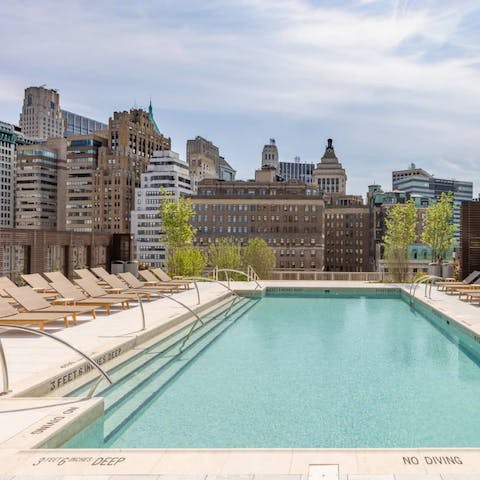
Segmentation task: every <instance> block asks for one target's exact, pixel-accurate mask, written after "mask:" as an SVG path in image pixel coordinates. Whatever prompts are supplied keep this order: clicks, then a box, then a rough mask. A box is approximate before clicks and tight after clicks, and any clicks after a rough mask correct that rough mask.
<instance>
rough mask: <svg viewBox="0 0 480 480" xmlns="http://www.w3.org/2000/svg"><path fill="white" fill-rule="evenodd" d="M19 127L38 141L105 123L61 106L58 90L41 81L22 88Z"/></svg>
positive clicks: (99, 127)
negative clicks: (47, 86)
mask: <svg viewBox="0 0 480 480" xmlns="http://www.w3.org/2000/svg"><path fill="white" fill-rule="evenodd" d="M20 128H21V129H22V133H23V134H24V135H25V136H27V137H30V138H33V139H35V140H37V141H38V140H46V139H47V138H52V137H68V136H70V135H87V134H90V133H93V132H95V131H98V130H105V129H106V128H108V125H106V124H105V123H102V122H98V121H96V120H93V119H91V118H88V117H85V116H83V115H78V114H77V113H73V112H69V111H67V110H62V109H61V108H60V94H59V93H58V91H57V90H55V89H52V88H45V86H44V85H42V86H40V87H28V88H26V89H25V96H24V99H23V107H22V113H21V114H20Z"/></svg>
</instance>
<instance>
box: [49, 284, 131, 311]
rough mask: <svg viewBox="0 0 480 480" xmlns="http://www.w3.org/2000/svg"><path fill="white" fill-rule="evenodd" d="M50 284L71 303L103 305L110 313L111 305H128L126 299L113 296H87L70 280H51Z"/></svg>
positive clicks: (124, 306)
mask: <svg viewBox="0 0 480 480" xmlns="http://www.w3.org/2000/svg"><path fill="white" fill-rule="evenodd" d="M50 286H51V287H52V288H53V289H54V290H55V291H56V292H58V293H59V294H60V295H61V296H62V297H63V298H64V300H66V301H70V302H71V303H72V304H73V305H93V306H95V307H98V308H100V307H103V308H105V311H106V312H107V315H110V311H111V307H112V306H114V305H120V306H121V308H122V309H123V308H127V307H128V300H121V299H120V300H119V299H114V298H110V299H109V298H97V297H88V296H87V295H85V294H84V293H83V291H82V290H81V288H79V287H77V286H76V285H74V284H73V283H71V282H58V283H57V282H52V283H51V284H50Z"/></svg>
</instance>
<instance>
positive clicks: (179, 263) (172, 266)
mask: <svg viewBox="0 0 480 480" xmlns="http://www.w3.org/2000/svg"><path fill="white" fill-rule="evenodd" d="M204 268H205V258H204V256H203V255H202V252H201V251H200V249H198V248H195V247H192V246H191V245H186V246H184V247H180V248H176V249H174V250H172V251H171V253H170V254H169V257H168V271H169V273H170V274H171V275H173V276H178V277H198V276H200V275H201V274H202V271H203V269H204Z"/></svg>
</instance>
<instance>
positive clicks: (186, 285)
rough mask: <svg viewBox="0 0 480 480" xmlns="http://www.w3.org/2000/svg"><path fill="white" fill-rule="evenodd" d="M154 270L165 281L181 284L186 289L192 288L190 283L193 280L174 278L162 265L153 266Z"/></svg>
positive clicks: (170, 283)
mask: <svg viewBox="0 0 480 480" xmlns="http://www.w3.org/2000/svg"><path fill="white" fill-rule="evenodd" d="M152 272H153V273H154V274H155V275H156V276H157V277H158V279H159V280H160V281H162V282H163V283H168V284H169V285H179V286H181V287H183V288H185V290H188V289H190V284H191V282H189V281H187V280H178V279H173V278H172V277H170V275H168V274H167V273H166V272H165V271H164V270H162V269H161V268H160V267H156V268H152Z"/></svg>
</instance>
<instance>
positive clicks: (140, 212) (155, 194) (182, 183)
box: [131, 150, 192, 267]
mask: <svg viewBox="0 0 480 480" xmlns="http://www.w3.org/2000/svg"><path fill="white" fill-rule="evenodd" d="M162 189H163V190H165V191H167V192H170V193H171V194H172V199H173V200H177V199H178V198H179V197H180V196H184V195H190V194H191V193H192V185H191V179H190V172H189V170H188V165H187V163H186V162H184V161H183V160H181V159H180V157H179V155H178V153H175V152H172V151H170V150H163V151H158V152H154V153H153V155H152V156H151V157H150V161H149V163H148V167H147V171H146V172H145V173H142V175H141V180H140V187H137V188H136V189H135V210H134V211H132V229H131V232H132V234H133V236H134V241H135V252H136V260H138V262H139V263H140V264H142V265H145V266H151V267H161V266H163V265H164V263H165V258H166V249H165V244H164V243H163V242H162V239H161V236H162V228H161V218H160V204H161V201H162V199H163V198H164V197H163V195H162V194H161V190H162Z"/></svg>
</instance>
